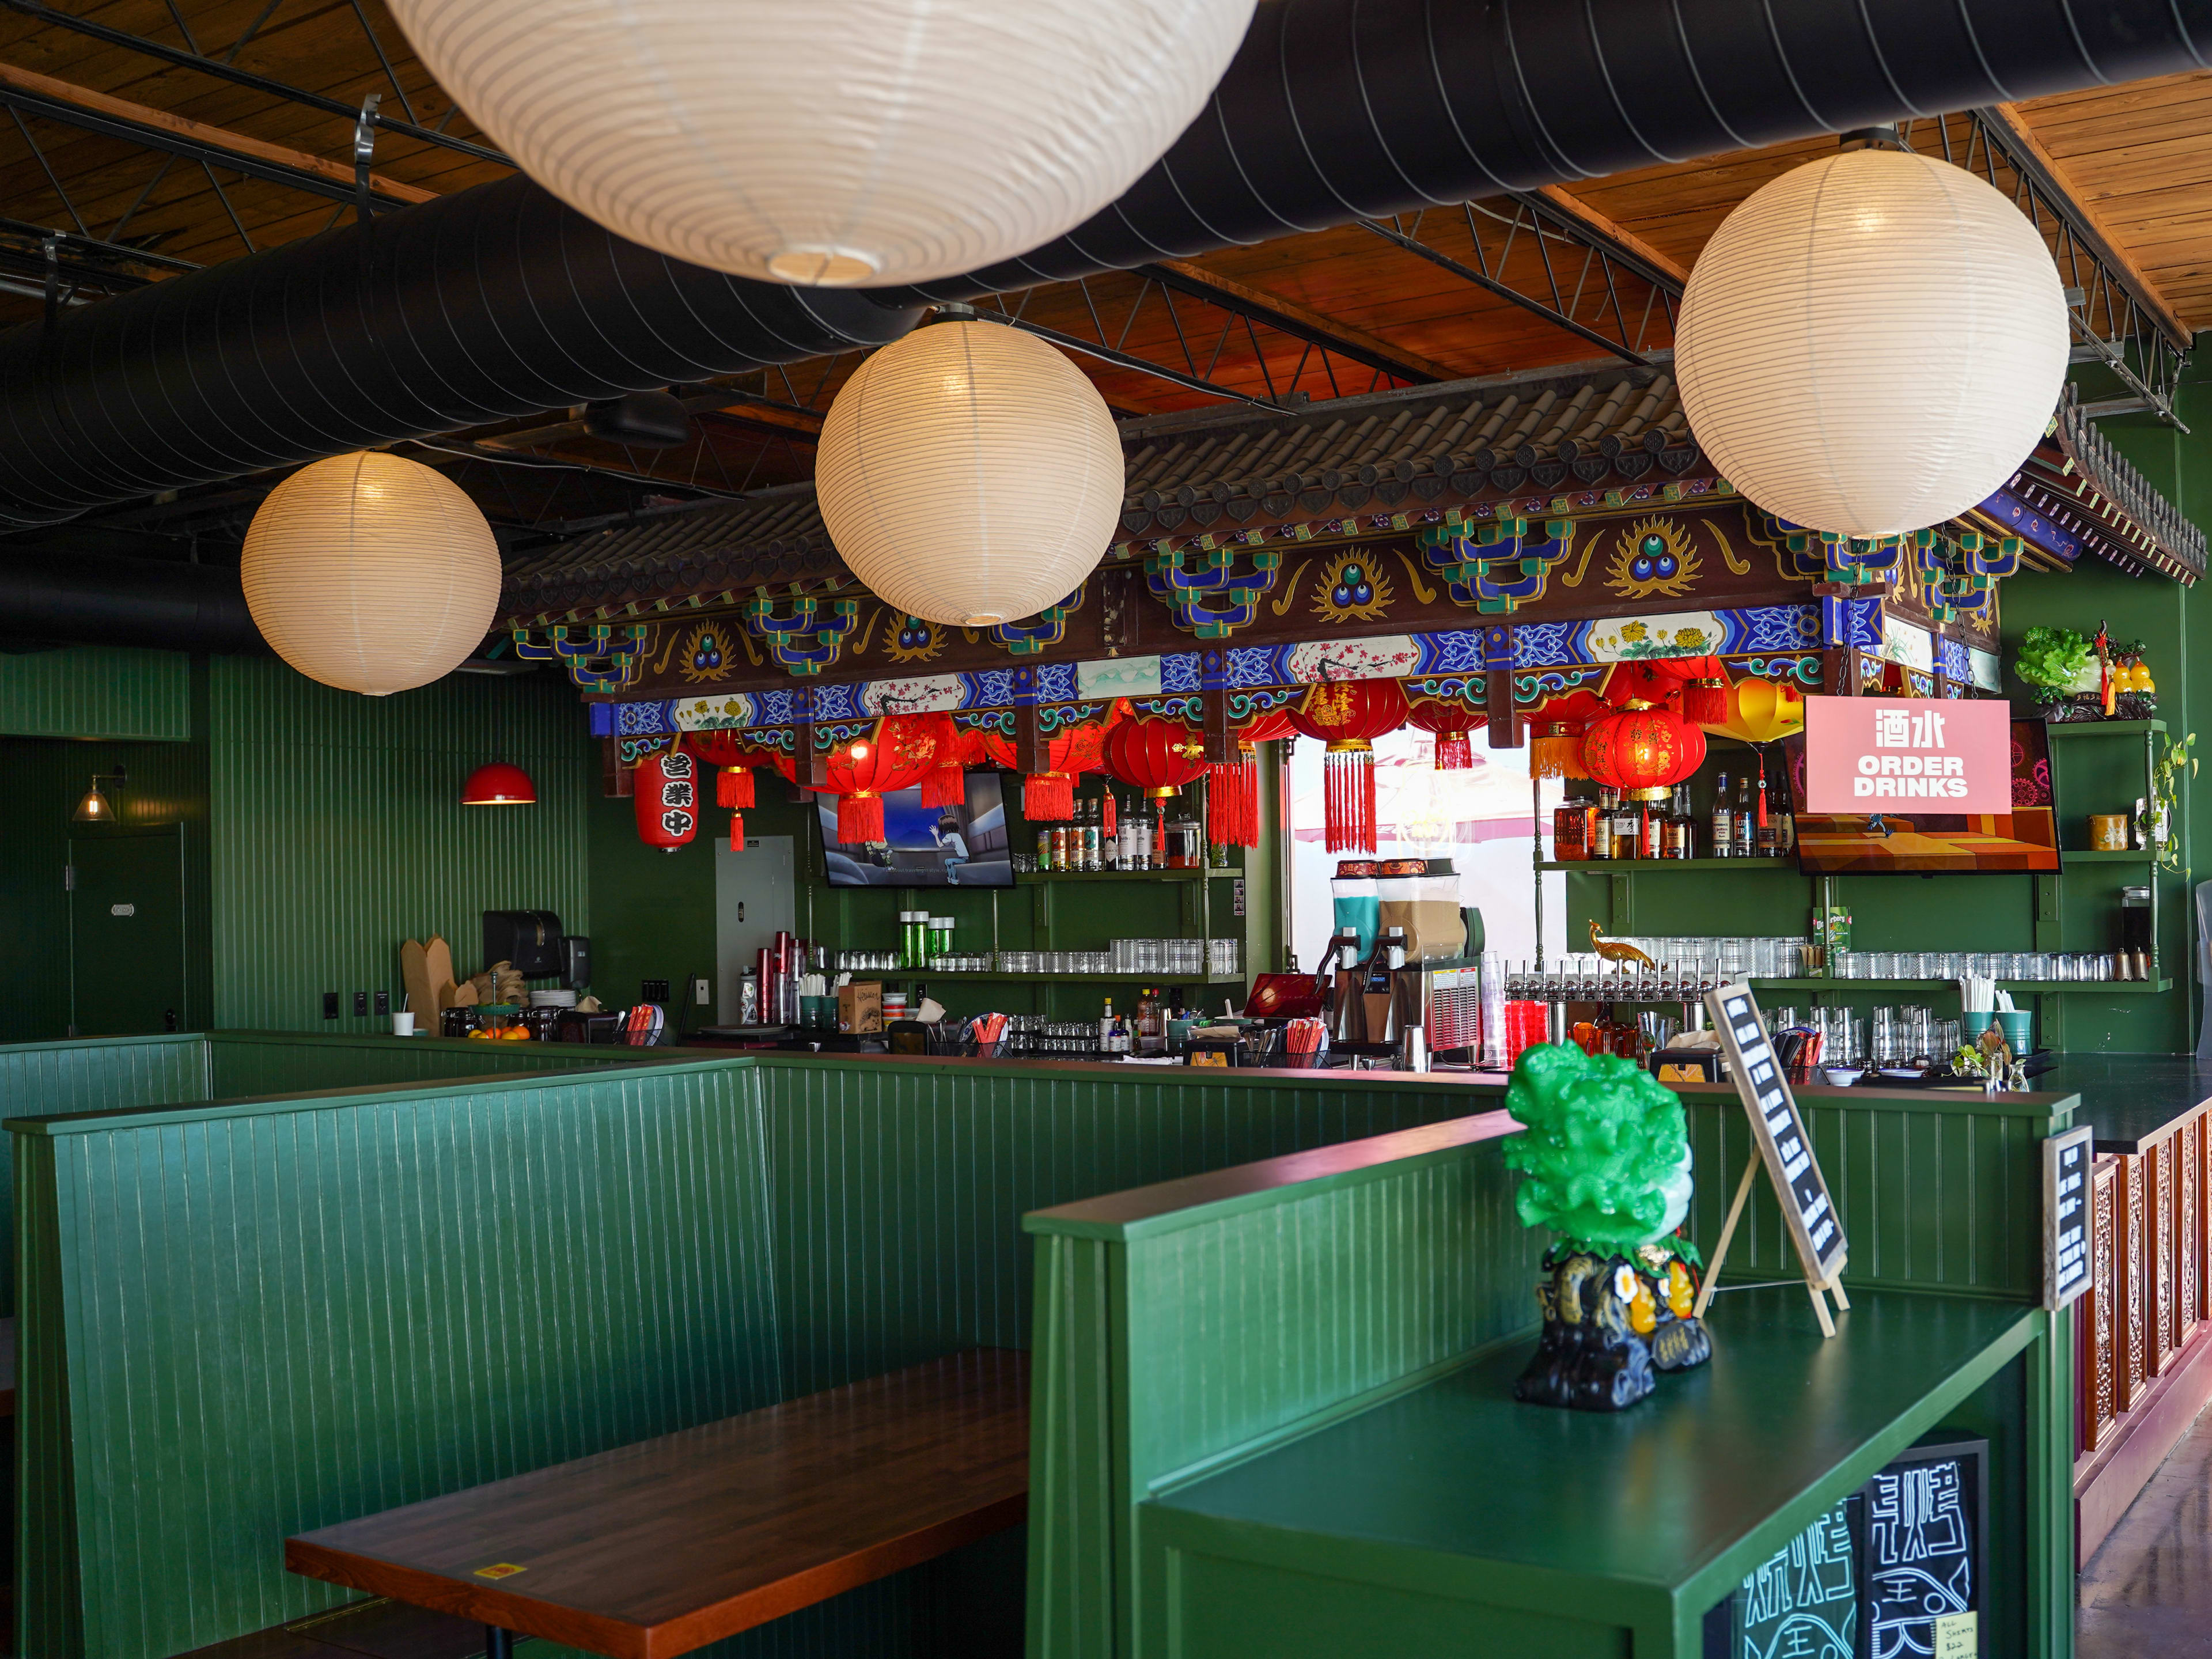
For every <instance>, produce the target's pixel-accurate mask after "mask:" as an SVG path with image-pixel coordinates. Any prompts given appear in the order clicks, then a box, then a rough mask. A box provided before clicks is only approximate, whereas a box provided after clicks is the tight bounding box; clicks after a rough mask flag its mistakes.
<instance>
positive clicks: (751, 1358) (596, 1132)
mask: <svg viewBox="0 0 2212 1659" xmlns="http://www.w3.org/2000/svg"><path fill="white" fill-rule="evenodd" d="M25 1139H28V1140H30V1141H32V1142H33V1144H32V1145H31V1146H28V1147H27V1148H26V1149H25V1150H24V1155H23V1157H22V1158H21V1163H20V1164H19V1168H20V1169H21V1170H22V1171H23V1176H22V1180H23V1181H24V1182H25V1184H26V1186H27V1189H28V1190H27V1191H26V1194H25V1196H24V1200H23V1201H24V1203H25V1205H26V1214H27V1217H30V1218H34V1219H36V1220H37V1221H38V1222H39V1223H40V1225H36V1226H33V1227H28V1228H27V1230H26V1233H25V1239H26V1246H27V1256H26V1261H25V1267H24V1282H25V1283H26V1285H46V1284H52V1285H53V1286H54V1287H55V1289H56V1291H58V1295H59V1297H60V1298H61V1300H62V1302H63V1304H64V1305H63V1309H62V1310H61V1312H60V1315H59V1316H58V1318H57V1317H56V1316H54V1315H53V1314H52V1311H51V1310H50V1309H49V1308H48V1306H47V1305H46V1304H43V1303H41V1304H39V1305H38V1306H36V1307H35V1308H33V1307H32V1306H31V1305H30V1304H27V1308H26V1312H27V1314H31V1315H33V1323H35V1324H37V1325H38V1327H39V1331H38V1334H37V1335H36V1337H35V1338H34V1339H32V1340H27V1362H28V1365H29V1368H30V1369H29V1370H28V1372H27V1381H26V1386H27V1389H31V1390H32V1391H33V1392H34V1393H35V1392H38V1391H40V1390H41V1389H43V1390H45V1391H46V1393H47V1395H48V1398H47V1399H46V1400H44V1401H39V1402H36V1404H35V1405H34V1407H33V1411H34V1412H37V1411H44V1412H46V1415H44V1416H37V1417H32V1418H27V1420H26V1432H27V1435H30V1434H35V1435H38V1436H40V1437H41V1441H42V1443H41V1445H40V1448H39V1449H38V1450H37V1452H36V1453H34V1454H33V1455H31V1456H29V1457H27V1459H26V1461H25V1465H24V1468H25V1482H24V1492H23V1494H22V1498H21V1503H22V1513H23V1515H24V1516H25V1517H26V1518H27V1519H28V1520H33V1521H37V1522H42V1523H44V1524H45V1525H46V1527H47V1528H49V1529H50V1530H51V1529H52V1524H53V1522H54V1520H55V1518H56V1516H58V1515H59V1514H61V1513H63V1512H64V1511H65V1512H66V1514H67V1525H66V1526H64V1527H63V1528H60V1534H61V1535H60V1536H58V1537H48V1538H46V1540H45V1541H42V1542H40V1543H39V1544H37V1545H35V1546H34V1545H32V1544H29V1543H27V1544H26V1545H25V1546H24V1547H23V1549H22V1551H21V1562H22V1569H23V1572H24V1575H25V1580H26V1583H31V1582H33V1581H34V1580H35V1581H36V1588H35V1589H33V1590H32V1591H31V1592H30V1593H29V1594H28V1595H27V1597H26V1600H25V1602H24V1605H23V1625H22V1627H21V1628H22V1634H23V1641H24V1650H25V1651H27V1652H33V1653H38V1654H40V1655H42V1656H52V1659H75V1656H76V1655H78V1654H80V1653H82V1654H84V1655H88V1656H92V1659H162V1656H166V1655H169V1654H173V1653H177V1652H181V1651H184V1650H189V1649H192V1648H197V1647H199V1646H202V1645H204V1644H209V1643H211V1642H215V1641H218V1640H222V1639H224V1638H229V1637H233V1636H237V1635H240V1634H243V1633H245V1632H250V1631H255V1630H259V1629H263V1628H265V1627H267V1626H270V1625H273V1624H276V1623H277V1622H279V1621H280V1620H285V1619H289V1618H296V1617H299V1616H301V1615H302V1614H305V1613H309V1612H313V1611H314V1610H316V1609H318V1608H320V1607H329V1606H331V1605H334V1604H336V1603H337V1602H339V1601H343V1600H345V1599H347V1598H346V1593H345V1592H343V1591H340V1590H338V1589H336V1588H335V1587H331V1586H327V1585H320V1584H317V1583H314V1582H313V1581H310V1580H307V1579H303V1578H299V1577H294V1576H292V1575H289V1574H288V1573H286V1572H285V1571H283V1566H282V1564H281V1551H280V1548H279V1546H280V1545H281V1542H282V1541H283V1538H284V1537H285V1536H287V1535H288V1534H291V1533H294V1532H297V1531H301V1530H302V1529H305V1528H313V1527H318V1526H323V1525H327V1524H329V1523H331V1522H336V1521H338V1520H342V1519H344V1518H346V1517H349V1516H356V1515H362V1514H368V1513H372V1512H374V1511H375V1510H381V1509H386V1508H389V1507H392V1506H393V1505H396V1504H404V1503H410V1502H413V1501H415V1500H416V1499H419V1498H426V1497H429V1496H433V1495H435V1494H436V1493H439V1492H450V1491H453V1490H456V1489H458V1488H460V1487H464V1486H473V1485H476V1484H478V1483H480V1482H483V1481H485V1480H496V1479H500V1478H501V1477H503V1476H506V1475H509V1474H517V1473H520V1472H521V1471H524V1470H526V1469H531V1468H539V1467H542V1466H543V1465H545V1464H547V1463H550V1462H558V1461H560V1460H562V1459H564V1458H570V1457H575V1456H580V1455H585V1454H586V1453H589V1452H592V1451H595V1450H599V1449H605V1448H606V1447H610V1446H615V1445H620V1444H623V1443H627V1442H629V1441H632V1440H635V1439H639V1438H641V1437H646V1436H649V1435H653V1434H659V1433H663V1432H666V1431H671V1430H674V1429H677V1428H681V1427H684V1426H686V1425H690V1424H695V1423H700V1422H705V1421H709V1420H712V1419H715V1418H719V1417H722V1416H726V1415H728V1414H730V1413H733V1412H738V1411H744V1410H747V1409H750V1408H752V1407H756V1406H758V1405H760V1404H763V1403H764V1402H766V1401H770V1400H773V1399H774V1398H775V1397H776V1393H777V1389H776V1381H775V1376H776V1352H775V1351H776V1332H775V1305H774V1300H773V1293H772V1289H771V1282H770V1279H769V1273H768V1263H767V1256H768V1253H769V1248H770V1246H769V1233H768V1213H767V1203H766V1192H765V1185H764V1180H763V1175H764V1170H765V1167H766V1166H765V1161H764V1154H763V1131H762V1124H761V1110H760V1097H759V1091H758V1088H757V1084H756V1081H755V1078H754V1074H753V1073H752V1072H751V1070H750V1067H747V1066H744V1065H742V1064H735V1065H732V1064H725V1065H717V1066H684V1067H671V1068H665V1069H662V1068H654V1069H653V1070H652V1071H649V1072H625V1073H623V1074H622V1075H620V1076H618V1077H611V1078H602V1079H583V1080H580V1081H558V1082H556V1081H548V1082H544V1083H528V1082H508V1083H505V1084H500V1083H487V1084H484V1085H477V1086H475V1087H471V1088H464V1089H459V1090H453V1091H424V1092H421V1093H413V1094H402V1095H391V1096H384V1097H375V1098H372V1099H368V1100H365V1101H358V1102H349V1101H344V1100H331V1101H321V1102H302V1101H298V1100H294V1101H288V1102H283V1103H271V1104H270V1105H267V1106H265V1107H254V1106H238V1105H234V1106H228V1107H218V1108H210V1109H205V1110H204V1112H202V1113H201V1114H199V1115H191V1116H186V1115H165V1116H164V1117H163V1118H162V1119H160V1120H154V1121H138V1122H135V1123H132V1122H127V1121H126V1122H124V1123H120V1124H117V1125H115V1126H113V1127H109V1126H107V1125H106V1124H103V1123H100V1122H97V1121H90V1122H84V1123H78V1124H72V1125H70V1126H68V1127H67V1128H66V1129H65V1130H63V1131H60V1132H58V1133H53V1134H52V1135H51V1136H50V1137H49V1136H46V1135H42V1134H38V1133H29V1132H27V1133H26V1135H25ZM49 1215H51V1217H52V1220H51V1223H50V1224H49V1223H48V1222H47V1221H46V1218H47V1217H48V1216H49ZM57 1330H59V1331H60V1332H62V1333H64V1334H65V1340H66V1342H67V1346H68V1353H67V1357H66V1360H65V1362H63V1361H57V1360H53V1359H52V1356H51V1355H50V1354H49V1352H48V1351H47V1349H46V1347H45V1346H42V1345H43V1344H45V1343H46V1342H48V1341H50V1340H52V1337H53V1335H54V1334H55V1333H56V1331H57ZM64 1363H65V1364H66V1385H65V1389H66V1393H65V1403H66V1406H67V1410H68V1415H67V1417H66V1418H57V1417H56V1416H55V1415H54V1414H53V1408H54V1407H57V1406H58V1405H59V1404H61V1403H63V1402H62V1401H55V1400H53V1399H52V1395H55V1394H58V1393H62V1392H63V1391H64V1385H63V1383H62V1380H61V1375H60V1373H59V1372H58V1370H48V1369H42V1368H43V1367H46V1366H48V1365H49V1364H53V1365H59V1364H64ZM34 1379H35V1380H34ZM46 1437H56V1439H55V1444H58V1445H61V1446H66V1447H68V1448H69V1449H70V1453H71V1457H70V1460H69V1461H68V1462H63V1461H61V1460H59V1459H58V1458H56V1457H55V1456H54V1455H52V1452H53V1449H54V1446H53V1445H52V1444H49V1443H46ZM57 1482H60V1483H64V1486H65V1492H64V1494H61V1495H58V1493H57V1492H56V1490H55V1486H56V1483H57ZM125 1493H127V1494H129V1498H128V1501H117V1498H118V1494H125ZM36 1531H37V1528H33V1527H27V1528H26V1529H25V1534H24V1536H25V1537H26V1539H29V1538H31V1537H32V1536H33V1534H34V1533H35V1532H36ZM70 1548H74V1550H75V1551H76V1556H77V1559H78V1562H79V1564H80V1567H79V1579H80V1583H79V1586H78V1591H77V1594H76V1595H66V1594H64V1593H59V1592H57V1591H56V1590H55V1589H54V1587H53V1583H52V1579H53V1577H54V1575H55V1573H56V1572H57V1571H62V1572H66V1571H67V1568H68V1565H69V1564H68V1561H67V1559H66V1553H67V1551H68V1550H70ZM79 1607H81V1609H82V1613H81V1614H80V1613H77V1612H76V1609H77V1608H79ZM79 1617H81V1618H82V1639H81V1640H79V1639H78V1638H77V1635H76V1632H75V1631H74V1630H73V1628H72V1622H73V1620H76V1618H79Z"/></svg>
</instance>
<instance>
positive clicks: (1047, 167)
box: [392, 0, 1253, 287]
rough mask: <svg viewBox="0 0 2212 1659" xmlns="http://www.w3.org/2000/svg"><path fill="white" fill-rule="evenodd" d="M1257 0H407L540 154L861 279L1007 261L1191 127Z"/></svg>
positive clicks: (615, 214)
mask: <svg viewBox="0 0 2212 1659" xmlns="http://www.w3.org/2000/svg"><path fill="white" fill-rule="evenodd" d="M1252 8H1253V0H652V3H649V4H646V3H637V0H468V3H461V0H392V14H393V15H395V16H396V17H397V18H398V20H399V25H400V27H402V28H403V29H404V30H405V31H406V32H407V38H408V39H409V40H411V41H412V42H413V43H414V45H415V49H416V52H420V53H421V54H422V61H423V62H424V63H426V64H428V65H429V67H430V70H431V72H432V73H433V74H435V76H437V77H438V80H439V82H441V84H442V85H443V86H444V87H445V88H447V90H448V91H450V92H451V93H452V94H453V96H454V97H456V98H457V99H459V100H460V103H461V106H462V107H463V108H465V109H466V110H467V111H468V112H469V113H470V114H471V115H472V116H474V117H475V118H476V119H477V122H478V123H479V124H480V125H482V126H483V129H484V131H487V132H489V134H490V135H491V136H492V137H494V138H495V139H496V140H497V141H498V142H499V143H500V144H501V146H503V147H504V148H505V149H506V150H507V153H508V154H509V155H512V156H513V157H514V159H515V160H516V161H517V162H519V163H520V165H521V167H522V169H523V171H525V172H526V173H529V175H530V176H531V177H532V178H533V179H536V180H537V181H538V183H539V184H541V185H544V186H545V188H546V189H548V190H550V191H552V192H553V193H554V194H555V195H556V196H558V197H560V198H561V199H562V201H564V202H566V203H568V204H569V205H570V206H571V207H574V209H576V210H578V211H579V212H580V213H584V214H586V215H588V216H590V217H592V219H595V220H597V221H598V222H599V223H600V224H602V225H605V227H606V228H608V229H610V230H611V231H614V232H615V233H617V234H618V235H622V236H626V237H628V238H629V240H632V241H634V242H641V243H643V244H644V245H645V246H647V247H651V248H657V249H659V251H660V252H663V253H666V254H670V255H672V256H673V257H675V258H678V259H685V260H689V261H690V262H691V263H692V264H702V265H707V266H709V267H711V268H712V269H714V270H726V271H731V272H734V273H735V274H737V275H738V276H754V277H760V278H763V279H769V280H774V281H778V282H786V283H820V284H826V285H833V286H839V287H848V286H852V285H854V284H860V283H916V282H924V281H927V280H928V279H929V278H932V277H937V276H953V275H955V274H957V273H958V272H960V271H964V270H974V269H975V268H977V267H978V266H981V265H987V264H994V263H995V262H997V261H999V260H1001V259H1008V258H1012V257H1013V256H1015V255H1016V254H1018V253H1024V252H1028V251H1029V250H1030V248H1033V247H1036V246H1038V245H1039V244H1041V243H1044V242H1048V241H1050V240H1052V239H1053V238H1054V237H1055V236H1058V235H1060V234H1062V233H1063V232H1065V231H1068V230H1072V229H1073V228H1075V227H1076V226H1077V225H1079V224H1081V223H1082V222H1084V221H1085V219H1088V218H1089V217H1090V216H1091V215H1092V214H1093V213H1096V212H1097V210H1099V209H1100V208H1103V207H1104V206H1105V205H1106V204H1108V203H1109V202H1111V201H1112V200H1113V199H1114V198H1115V197H1117V196H1119V195H1120V194H1121V192H1122V191H1125V190H1127V188H1128V187H1129V185H1131V184H1132V183H1133V182H1134V181H1135V180H1136V179H1137V177H1138V175H1139V174H1140V173H1143V172H1144V170H1145V169H1146V167H1150V166H1151V165H1152V163H1153V162H1154V161H1157V160H1158V159H1159V156H1160V155H1161V153H1162V152H1163V151H1164V150H1165V149H1167V147H1168V146H1169V145H1170V144H1171V143H1174V142H1175V141H1176V138H1177V137H1179V136H1180V135H1181V134H1182V130H1183V129H1184V128H1185V127H1187V126H1188V125H1190V123H1191V121H1192V119H1193V118H1194V117H1195V116H1196V115H1197V114H1198V112H1199V111H1200V109H1201V108H1202V107H1203V106H1204V105H1205V103H1206V97H1207V95H1208V94H1211V93H1212V90H1213V86H1214V82H1217V81H1218V80H1219V79H1220V78H1221V74H1222V71H1223V70H1225V69H1226V68H1227V67H1228V64H1229V60H1230V58H1231V56H1232V55H1233V54H1234V53H1235V52H1236V50H1237V45H1238V44H1239V43H1240V42H1241V41H1242V40H1243V38H1244V31H1245V29H1246V27H1247V26H1248V25H1249V23H1250V22H1251V21H1252Z"/></svg>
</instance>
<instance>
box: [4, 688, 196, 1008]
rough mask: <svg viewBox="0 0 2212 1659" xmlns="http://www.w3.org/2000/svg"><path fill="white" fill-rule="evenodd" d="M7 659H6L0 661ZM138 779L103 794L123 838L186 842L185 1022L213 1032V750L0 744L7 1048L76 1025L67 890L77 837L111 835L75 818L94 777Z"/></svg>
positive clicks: (26, 741)
mask: <svg viewBox="0 0 2212 1659" xmlns="http://www.w3.org/2000/svg"><path fill="white" fill-rule="evenodd" d="M7 660H8V659H6V658H4V657H0V662H5V661H7ZM118 768H120V769H123V770H125V772H127V773H128V774H129V778H128V781H126V782H125V783H123V784H120V785H117V784H109V785H106V786H105V789H106V794H107V796H108V799H109V800H110V801H111V802H112V804H113V805H114V807H115V811H116V816H117V825H116V829H118V830H120V831H129V830H135V829H149V828H153V827H155V826H159V825H164V824H175V825H177V826H178V835H179V837H180V840H181V842H182V854H183V860H182V862H183V885H184V923H185V927H184V932H185V975H184V979H185V1006H184V1007H183V1008H182V1009H180V1010H179V1024H180V1025H181V1026H182V1027H183V1028H184V1029H185V1030H192V1029H193V1028H195V1027H197V1026H201V1025H204V1024H206V1023H207V1019H208V1016H209V1006H210V1005H209V994H210V974H211V963H210V957H209V951H208V916H209V908H210V904H209V891H208V813H207V751H206V749H205V747H204V745H203V744H187V743H113V742H99V743H78V742H64V741H63V740H60V739H58V738H0V848H4V849H5V853H6V855H5V857H0V959H4V960H5V961H6V962H7V963H9V984H8V991H9V994H8V995H7V996H5V997H4V998H0V1042H48V1041H52V1040H55V1039H58V1038H62V1037H65V1036H68V1035H69V1028H70V894H69V892H68V891H67V890H66V889H65V888H64V885H63V871H64V867H65V866H67V865H68V863H69V859H70V838H71V837H72V836H103V835H106V834H107V833H110V832H109V831H106V830H103V829H98V828H94V827H89V826H86V825H83V824H78V823H72V822H71V821H70V814H71V813H72V812H74V811H76V804H77V802H78V801H79V800H80V799H82V798H83V796H84V792H85V787H86V786H87V784H88V783H89V782H90V781H91V779H92V775H93V774H94V773H95V772H104V773H113V772H114V771H116V770H117V769H118Z"/></svg>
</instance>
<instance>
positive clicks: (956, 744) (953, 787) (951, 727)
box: [921, 714, 984, 806]
mask: <svg viewBox="0 0 2212 1659" xmlns="http://www.w3.org/2000/svg"><path fill="white" fill-rule="evenodd" d="M927 718H928V719H930V720H933V721H936V722H938V723H939V724H938V738H937V762H936V764H935V765H933V766H932V767H931V768H930V769H929V772H928V774H927V775H926V776H925V777H924V778H923V779H922V781H921V804H922V805H924V806H963V805H966V804H967V800H968V769H969V767H971V766H981V764H982V763H983V759H984V755H983V733H982V731H981V728H980V727H977V726H969V728H968V729H967V730H966V731H964V732H963V731H962V730H961V729H960V728H959V727H958V726H956V725H955V724H954V723H953V720H952V716H951V715H950V714H932V715H929V716H928V717H927Z"/></svg>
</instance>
